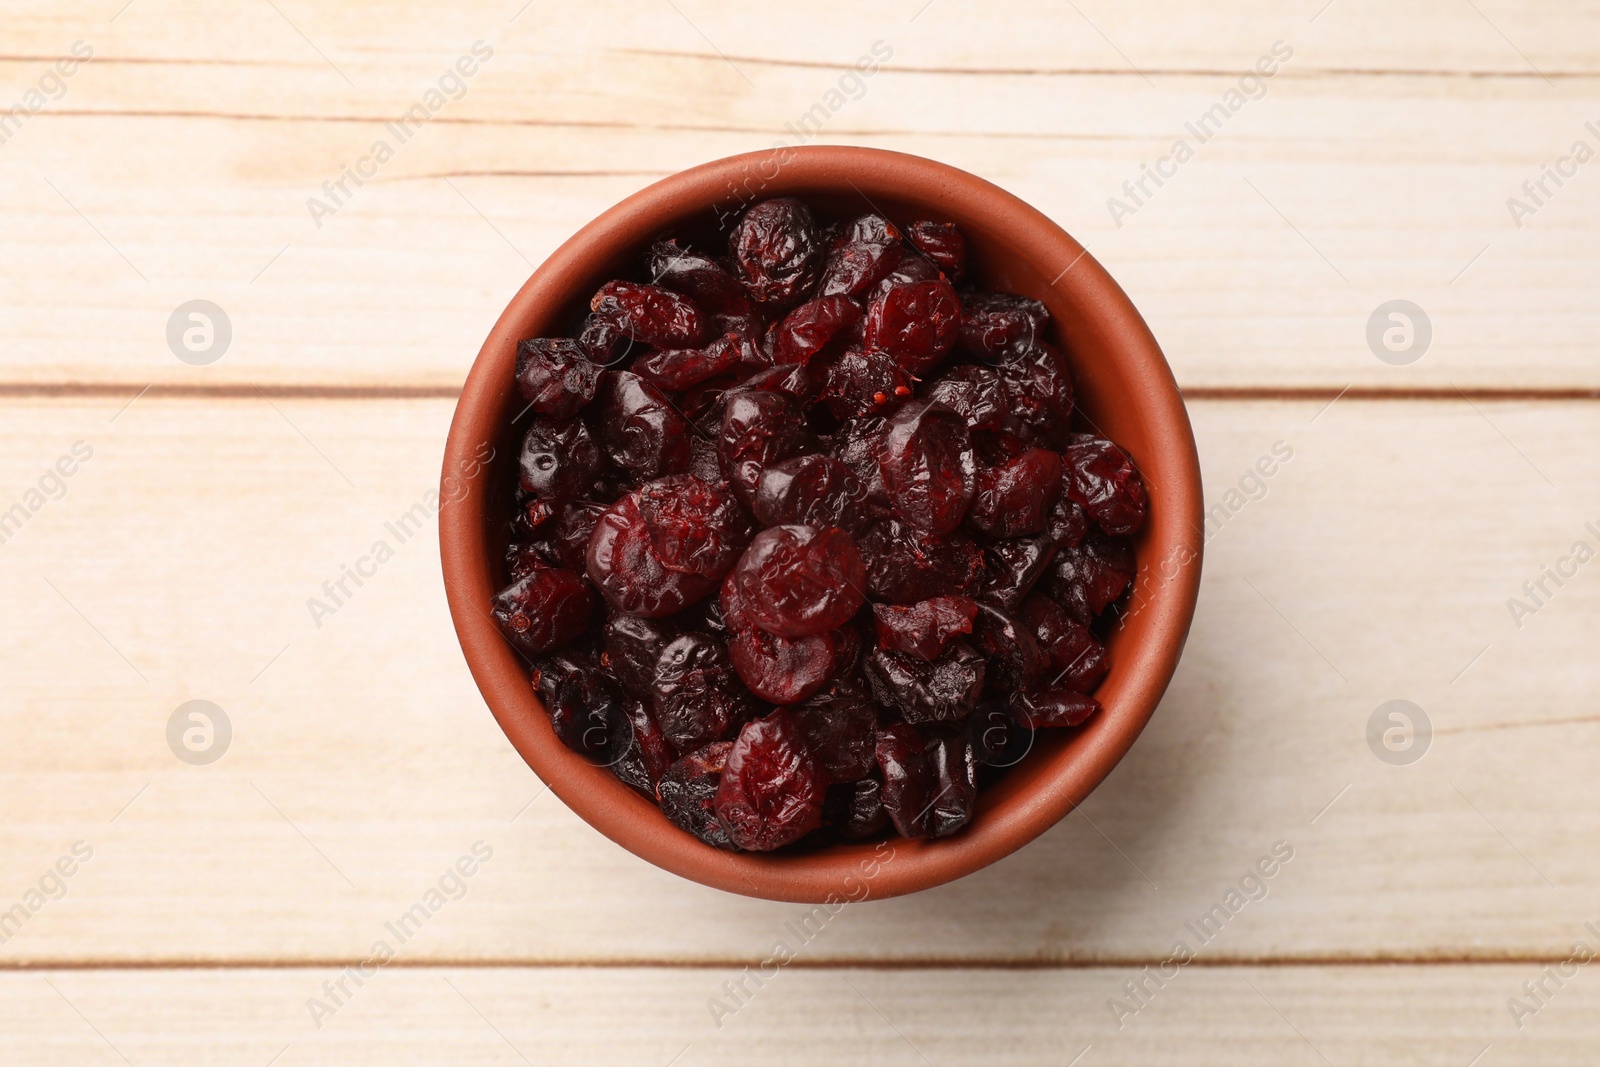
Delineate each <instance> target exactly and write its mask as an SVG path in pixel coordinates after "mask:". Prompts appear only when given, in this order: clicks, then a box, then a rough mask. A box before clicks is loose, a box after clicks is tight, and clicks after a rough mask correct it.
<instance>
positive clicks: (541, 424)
mask: <svg viewBox="0 0 1600 1067" xmlns="http://www.w3.org/2000/svg"><path fill="white" fill-rule="evenodd" d="M518 467H519V469H520V471H521V483H522V488H523V489H525V490H527V491H528V492H530V493H533V494H535V495H537V496H538V497H539V498H540V499H541V500H545V501H550V502H559V501H563V500H571V499H572V498H573V497H577V496H583V495H584V494H586V493H588V491H589V489H590V487H591V486H593V484H594V479H595V475H596V474H598V473H599V471H600V446H599V445H598V444H596V443H595V440H594V438H593V437H591V436H590V434H589V427H587V426H585V425H584V423H583V420H582V419H567V420H565V421H561V420H557V419H553V418H550V417H549V416H546V415H535V416H534V417H533V422H532V423H531V424H530V425H529V426H528V432H527V434H525V435H524V436H523V438H522V453H521V455H520V456H519V457H518Z"/></svg>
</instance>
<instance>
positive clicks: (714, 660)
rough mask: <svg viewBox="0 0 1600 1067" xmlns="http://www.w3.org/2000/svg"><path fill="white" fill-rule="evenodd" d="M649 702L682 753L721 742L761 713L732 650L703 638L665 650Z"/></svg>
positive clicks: (684, 638)
mask: <svg viewBox="0 0 1600 1067" xmlns="http://www.w3.org/2000/svg"><path fill="white" fill-rule="evenodd" d="M650 699H651V705H652V706H653V707H654V708H655V713H656V721H657V722H658V723H660V724H661V732H662V733H664V734H665V735H666V737H667V740H668V741H670V742H672V744H673V745H674V746H675V747H676V748H677V749H678V751H680V752H687V751H689V750H691V749H694V748H698V747H699V746H701V745H704V744H708V743H709V742H712V741H717V740H720V739H721V738H722V737H723V735H725V734H726V733H727V732H728V730H729V729H730V728H732V727H736V726H738V725H739V724H740V723H741V722H744V721H745V720H746V719H748V718H749V717H750V716H751V715H753V714H755V711H756V705H755V701H753V700H752V699H751V698H750V694H749V693H748V692H746V691H745V688H744V686H743V684H742V683H740V681H739V677H738V675H737V674H736V673H735V672H734V669H733V664H732V662H731V661H730V660H729V659H728V650H727V649H726V648H725V647H724V646H723V644H722V642H721V641H719V640H718V639H717V638H715V637H712V636H711V635H710V634H703V633H687V634H680V635H679V636H677V637H675V638H673V639H672V640H671V641H668V642H667V643H666V645H665V646H663V647H662V649H661V655H660V656H658V657H657V658H656V677H655V682H654V684H653V685H652V686H651V693H650Z"/></svg>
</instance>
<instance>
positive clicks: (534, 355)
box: [517, 337, 601, 419]
mask: <svg viewBox="0 0 1600 1067" xmlns="http://www.w3.org/2000/svg"><path fill="white" fill-rule="evenodd" d="M600 370H601V368H600V366H599V365H598V364H596V363H595V362H594V361H592V360H591V359H590V358H589V353H588V350H586V349H585V348H584V347H583V345H582V344H581V343H579V342H578V341H574V340H569V339H568V338H565V337H535V338H532V339H530V340H527V341H523V342H521V343H519V344H518V345H517V391H518V392H520V393H521V394H522V399H524V400H526V401H527V402H528V403H529V405H530V406H532V408H533V410H535V411H537V412H539V414H541V415H549V416H550V417H551V418H553V419H570V418H572V416H574V415H576V414H577V413H578V411H579V409H581V408H582V407H583V406H584V405H585V404H587V403H588V402H589V401H591V400H593V399H594V392H595V390H596V389H597V388H599V386H600Z"/></svg>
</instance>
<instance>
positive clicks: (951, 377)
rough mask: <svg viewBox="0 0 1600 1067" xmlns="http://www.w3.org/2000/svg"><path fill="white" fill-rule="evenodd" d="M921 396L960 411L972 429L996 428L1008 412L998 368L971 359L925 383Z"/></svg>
mask: <svg viewBox="0 0 1600 1067" xmlns="http://www.w3.org/2000/svg"><path fill="white" fill-rule="evenodd" d="M924 397H925V398H926V399H927V400H928V401H929V402H930V403H934V404H939V405H942V406H944V407H947V408H949V409H950V410H951V411H954V412H955V413H956V414H957V415H960V416H961V417H962V418H963V419H964V420H966V423H967V429H969V430H972V431H974V432H976V431H978V430H999V429H1001V428H1002V427H1004V426H1005V424H1006V419H1007V418H1008V417H1009V416H1010V414H1011V405H1010V402H1009V401H1008V399H1007V397H1006V392H1005V387H1004V385H1003V384H1002V383H1001V381H1000V372H999V371H997V370H995V369H994V368H993V367H982V366H978V365H976V364H971V363H968V364H963V365H962V366H959V367H951V368H950V370H948V371H947V372H945V374H944V375H942V376H941V377H940V378H939V380H938V381H936V382H933V383H932V384H931V385H929V386H928V389H927V391H926V392H925V393H924Z"/></svg>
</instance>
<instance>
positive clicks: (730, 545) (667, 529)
mask: <svg viewBox="0 0 1600 1067" xmlns="http://www.w3.org/2000/svg"><path fill="white" fill-rule="evenodd" d="M639 515H640V516H641V517H642V518H643V519H644V527H645V530H646V531H648V533H649V534H650V543H651V545H652V546H654V548H655V550H656V555H657V556H658V557H659V558H660V560H661V565H662V566H663V567H666V568H667V570H669V571H678V572H681V573H684V574H698V575H700V576H702V577H705V578H721V577H722V576H723V575H724V574H726V573H728V568H729V567H732V566H733V564H734V562H735V561H736V560H737V559H738V558H739V553H741V552H743V551H744V546H745V544H746V542H747V541H748V540H749V538H748V533H747V530H746V525H745V518H744V515H743V514H742V513H741V512H740V510H739V502H738V501H737V500H735V499H734V497H733V494H732V493H731V492H730V491H728V490H727V489H725V488H723V487H722V486H719V485H713V484H711V483H709V482H704V481H701V480H700V479H699V478H696V477H695V476H694V475H692V474H673V475H669V476H668V477H666V478H657V479H656V480H655V481H653V482H646V483H645V484H644V485H642V486H640V487H639Z"/></svg>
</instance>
